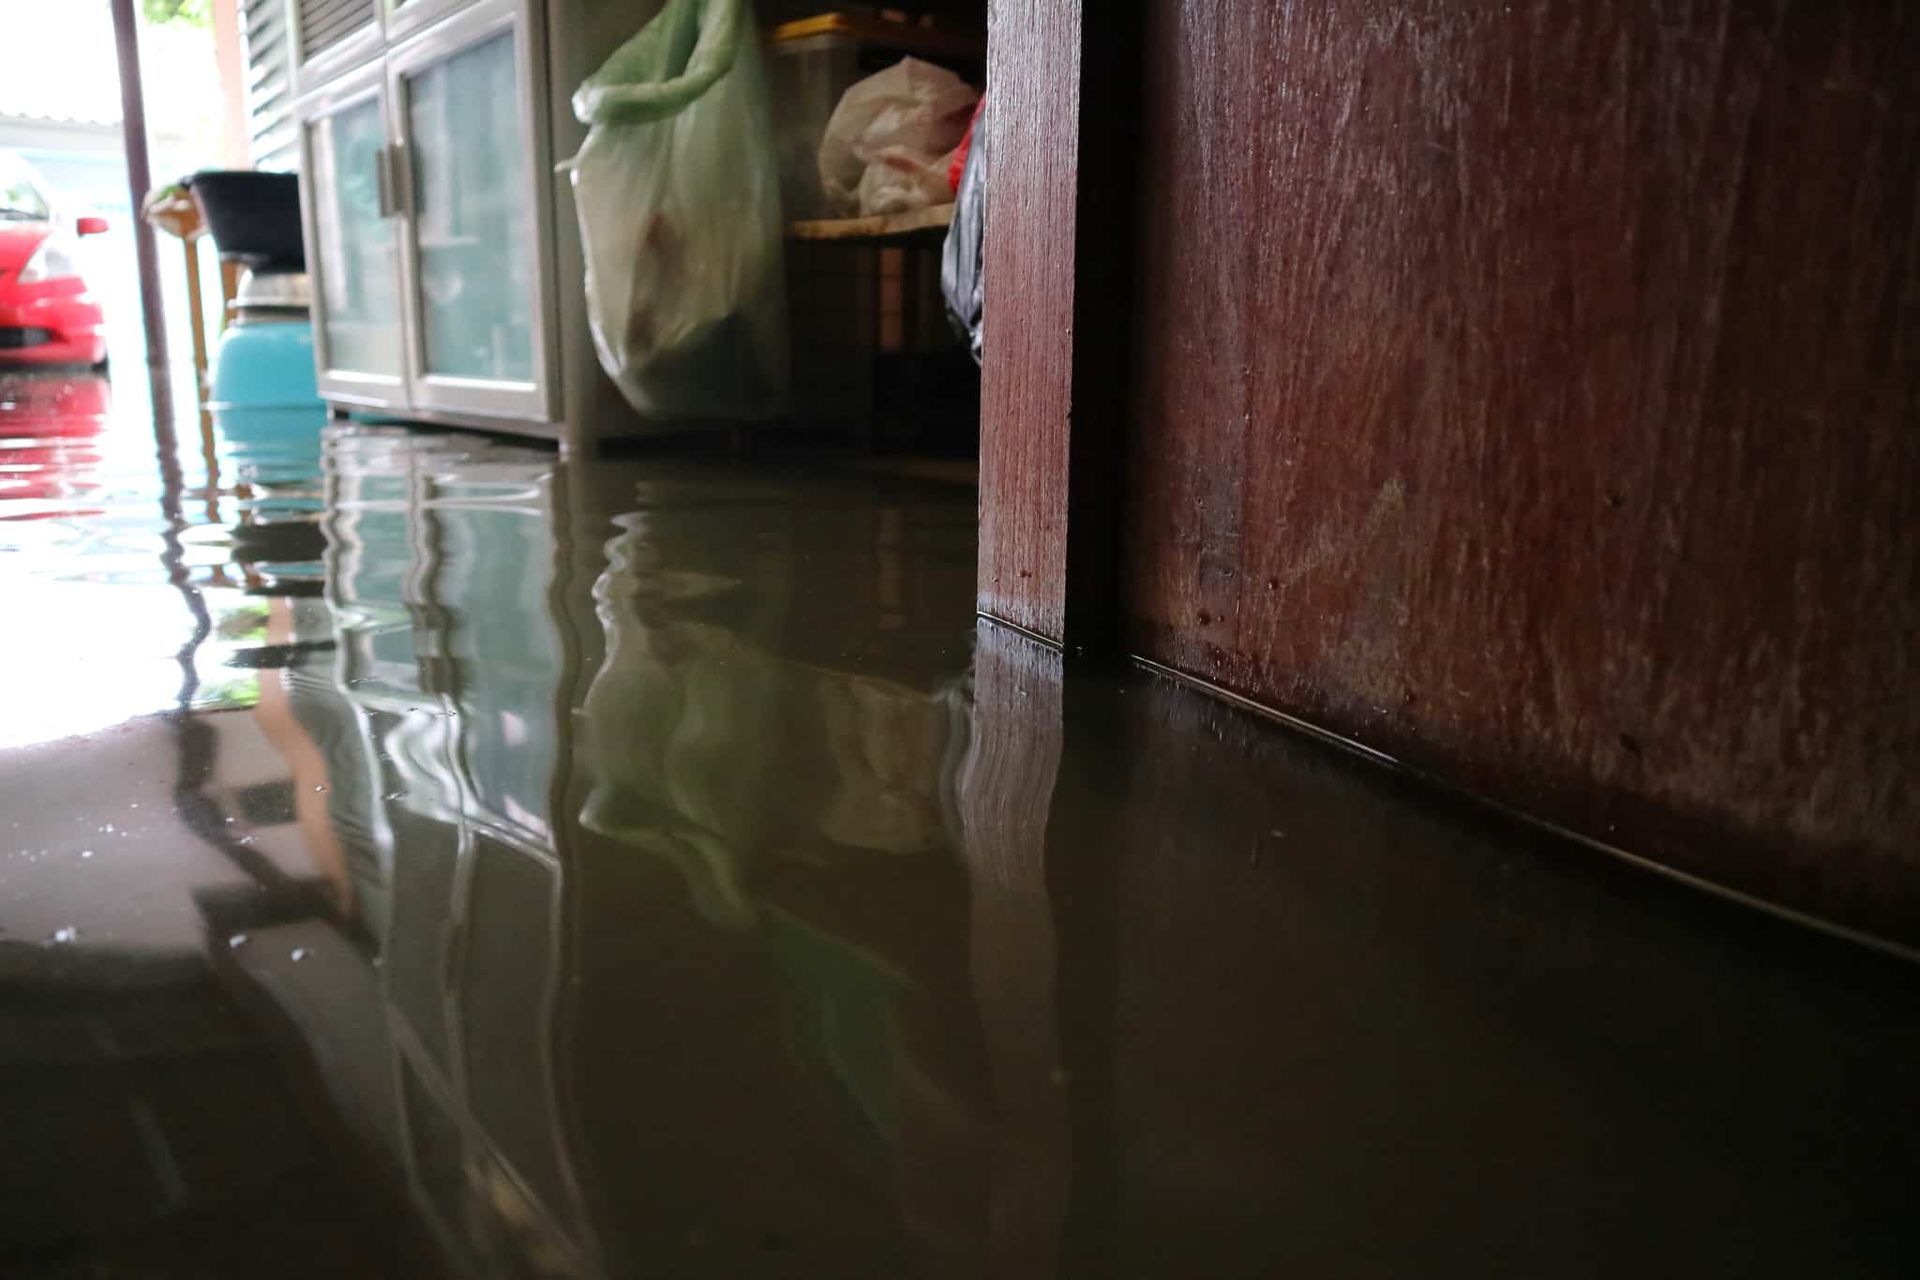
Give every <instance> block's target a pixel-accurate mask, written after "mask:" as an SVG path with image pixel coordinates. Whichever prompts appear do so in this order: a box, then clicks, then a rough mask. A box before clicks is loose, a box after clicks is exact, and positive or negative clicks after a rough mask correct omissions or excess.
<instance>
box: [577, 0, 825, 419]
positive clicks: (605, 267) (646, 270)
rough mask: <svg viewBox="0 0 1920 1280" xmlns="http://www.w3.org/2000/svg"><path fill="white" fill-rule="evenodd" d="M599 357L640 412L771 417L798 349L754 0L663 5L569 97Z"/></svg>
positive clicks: (684, 0) (781, 402)
mask: <svg viewBox="0 0 1920 1280" xmlns="http://www.w3.org/2000/svg"><path fill="white" fill-rule="evenodd" d="M573 110H574V114H575V115H576V116H578V117H579V118H580V121H581V123H583V124H586V125H589V126H591V127H590V128H589V130H588V132H587V138H586V141H585V142H584V143H583V144H582V145H581V147H580V154H579V155H577V156H575V157H574V158H573V160H572V161H571V162H570V164H569V165H568V168H569V170H570V172H571V174H572V178H573V192H574V204H575V206H576V208H577V209H578V212H579V216H580V236H581V239H582V241H583V242H584V246H585V249H586V265H587V282H586V283H587V312H588V317H589V319H590V321H591V328H592V330H593V343H594V347H595V349H596V350H597V351H598V352H599V355H600V363H601V365H602V366H603V367H604V368H605V369H606V371H607V374H608V376H609V377H611V378H612V379H613V380H614V381H615V382H616V383H618V384H619V387H620V390H621V392H622V393H623V394H624V395H625V396H626V397H627V399H628V400H629V401H630V402H631V403H632V404H633V406H634V408H636V409H638V410H639V411H640V412H641V413H642V414H644V415H646V416H647V417H649V418H653V419H656V420H662V421H666V422H671V423H675V424H680V423H685V422H689V421H699V420H703V419H708V420H713V419H717V420H722V421H739V420H753V419H760V418H767V417H772V416H774V415H776V414H778V413H779V412H781V410H782V409H784V408H785V406H786V398H787V387H788V376H789V355H788V347H787V306H786V291H785V283H784V279H783V267H782V260H781V252H782V240H781V237H782V225H781V219H780V175H779V165H778V161H777V159H776V157H775V154H774V145H773V127H772V117H771V113H770V111H769V109H768V103H767V86H766V78H765V74H764V72H763V70H762V68H761V61H760V40H759V35H758V33H757V32H756V31H755V30H754V25H753V19H752V15H751V13H750V11H749V10H748V7H747V0H667V4H666V5H665V7H663V8H662V9H661V10H660V12H659V14H658V15H657V16H656V17H655V18H654V19H653V20H652V21H651V22H649V23H648V24H647V25H646V26H645V27H644V28H642V29H641V31H640V33H639V34H638V35H636V36H634V37H633V39H631V40H629V41H627V43H625V44H624V45H622V46H621V47H620V48H619V49H618V50H616V51H615V53H614V55H613V56H612V57H611V58H609V59H607V62H606V65H605V66H603V67H601V68H600V69H599V70H598V71H596V72H594V74H593V75H592V76H591V77H589V78H588V79H587V81H586V82H585V83H584V84H582V85H581V86H580V88H579V90H578V91H577V92H576V93H575V94H574V95H573Z"/></svg>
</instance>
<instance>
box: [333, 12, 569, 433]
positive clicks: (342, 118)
mask: <svg viewBox="0 0 1920 1280" xmlns="http://www.w3.org/2000/svg"><path fill="white" fill-rule="evenodd" d="M423 6H426V7H425V8H424V9H423ZM528 7H529V6H528V5H527V4H526V3H524V0H483V2H482V3H475V4H470V5H467V6H465V7H463V8H460V9H459V10H457V11H456V12H453V13H451V14H447V15H444V16H440V17H439V18H438V20H436V21H433V22H430V23H429V22H425V21H424V20H423V19H421V18H417V17H415V16H414V12H415V11H420V12H422V13H438V12H439V11H440V10H442V9H444V8H446V6H445V5H433V4H431V3H430V0H404V2H403V3H400V4H398V5H395V6H394V7H393V10H392V18H391V19H390V21H391V23H392V27H393V28H394V29H395V32H394V33H395V34H396V36H397V38H396V39H394V40H393V41H392V43H391V44H388V45H383V46H382V48H381V49H380V50H379V51H378V52H377V53H375V54H373V55H372V56H371V58H370V60H369V61H366V62H364V63H363V64H362V65H360V66H357V67H353V68H351V69H348V70H345V71H341V72H339V73H338V74H336V75H335V76H334V77H333V78H331V79H330V80H328V81H327V82H326V83H325V84H324V85H322V86H320V87H318V88H317V89H315V90H314V91H313V92H312V93H311V94H309V95H308V97H306V98H305V99H303V101H302V103H301V106H300V108H299V110H298V113H297V114H298V118H299V120H300V126H301V138H302V145H303V148H304V156H303V159H304V161H305V171H306V172H307V173H308V174H309V175H310V180H309V182H308V183H307V192H308V194H307V233H308V239H309V243H310V244H311V245H312V247H313V250H314V252H313V253H312V254H311V255H310V267H311V270H312V272H313V275H314V277H315V279H314V284H315V298H316V305H315V332H314V350H315V356H316V359H317V360H318V362H319V374H320V389H321V394H322V395H323V396H325V397H326V398H327V399H329V400H331V401H334V402H337V403H341V404H348V405H357V406H362V407H367V408H377V409H384V410H391V411H396V412H400V413H403V414H420V415H422V416H449V417H454V418H468V417H479V418H483V419H488V420H511V421H516V422H520V423H545V422H550V421H552V420H553V419H554V418H555V417H556V416H557V411H556V406H554V405H553V403H552V396H551V392H552V383H553V377H552V373H551V366H552V363H553V362H552V360H551V359H550V357H549V354H548V349H547V348H548V336H549V333H550V331H551V329H552V297H551V293H552V276H553V271H552V264H551V260H552V244H551V238H552V234H551V225H550V223H551V218H550V213H551V209H550V205H549V202H548V200H547V199H546V192H547V190H548V187H549V183H548V181H547V178H546V174H547V173H548V172H549V170H550V168H551V166H550V164H549V163H548V160H547V155H548V148H547V146H546V141H547V140H546V137H545V130H544V128H543V126H542V124H541V120H542V118H543V116H544V113H543V112H541V111H539V110H537V109H536V104H539V103H543V102H544V99H545V88H544V83H543V81H544V64H543V62H542V57H541V50H540V48H539V41H538V32H537V31H535V30H534V27H533V24H531V23H530V22H529V21H528ZM403 20H404V21H403ZM378 26H379V22H378V20H377V19H376V21H375V22H374V23H373V27H372V29H378ZM353 39H355V40H357V39H359V37H354V38H353ZM308 69H310V67H309V68H308Z"/></svg>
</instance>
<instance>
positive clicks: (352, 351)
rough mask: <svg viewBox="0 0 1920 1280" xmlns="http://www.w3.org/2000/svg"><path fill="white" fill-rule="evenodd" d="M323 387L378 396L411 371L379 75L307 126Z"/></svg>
mask: <svg viewBox="0 0 1920 1280" xmlns="http://www.w3.org/2000/svg"><path fill="white" fill-rule="evenodd" d="M303 127H304V131H305V139H306V148H307V165H308V169H307V172H308V173H309V174H310V175H311V181H309V182H308V183H306V184H304V185H305V186H306V188H307V191H308V192H309V193H311V194H310V200H311V208H310V211H309V216H310V218H311V221H312V235H313V240H314V247H315V250H316V257H317V261H316V262H314V263H312V264H310V269H311V270H312V271H313V272H314V274H315V275H316V276H317V277H318V279H317V280H316V281H315V284H316V285H317V288H318V292H319V299H318V301H319V304H320V305H319V307H318V314H317V315H316V317H315V318H316V320H317V321H318V324H317V326H316V328H317V330H318V334H317V336H318V338H319V343H318V347H319V360H320V376H321V389H322V391H323V392H324V393H327V394H329V395H334V396H340V397H345V398H361V399H368V400H370V401H374V402H379V403H388V402H392V401H393V400H394V399H396V396H397V393H398V390H399V388H400V387H401V385H402V383H403V379H404V376H405V373H406V367H405V361H404V354H405V350H406V348H405V344H404V343H403V341H402V337H401V334H402V323H401V307H400V258H399V249H398V237H397V236H396V234H395V228H394V223H393V221H392V220H391V219H390V218H389V217H388V216H387V205H386V202H385V201H384V200H383V192H382V187H383V183H382V177H381V164H382V159H383V149H384V148H385V147H386V145H387V120H386V105H385V102H384V99H383V96H382V92H381V84H380V81H379V79H378V78H375V79H374V80H373V81H372V82H371V85H370V86H369V87H367V88H365V89H363V90H361V91H360V92H358V93H353V92H351V91H347V92H343V94H342V95H341V96H340V97H339V99H338V100H337V104H323V105H322V106H321V107H320V108H319V111H318V113H317V114H314V115H312V116H310V117H309V118H308V119H307V120H306V122H305V124H304V126H303Z"/></svg>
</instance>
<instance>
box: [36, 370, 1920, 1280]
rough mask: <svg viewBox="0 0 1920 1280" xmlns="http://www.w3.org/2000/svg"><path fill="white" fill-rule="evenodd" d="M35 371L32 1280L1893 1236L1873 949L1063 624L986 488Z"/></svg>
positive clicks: (1868, 1263) (1670, 1267) (1589, 1254)
mask: <svg viewBox="0 0 1920 1280" xmlns="http://www.w3.org/2000/svg"><path fill="white" fill-rule="evenodd" d="M21 385H23V384H21V383H19V382H18V381H15V382H0V387H5V388H7V390H4V391H0V438H4V440H5V443H6V446H7V456H8V458H9V460H10V462H11V464H12V465H10V466H9V468H8V470H7V471H6V472H5V473H4V476H5V479H4V481H0V485H4V488H0V587H3V588H4V589H5V590H6V591H7V592H8V594H9V596H10V597H11V599H12V600H13V601H15V602H17V604H18V608H17V609H16V612H15V615H14V616H15V617H16V618H17V619H19V620H20V623H21V624H24V625H18V626H16V628H15V630H14V632H13V633H12V634H11V635H10V636H9V637H8V639H7V640H5V641H4V642H0V647H4V648H5V649H6V651H7V652H8V657H9V659H10V661H9V662H8V663H7V665H6V671H7V673H8V675H7V680H8V686H9V688H8V698H9V702H10V704H11V705H12V707H13V711H12V713H11V714H9V716H8V717H7V721H6V724H5V726H4V729H5V732H4V735H3V736H0V828H3V829H0V836H3V837H4V840H3V841H0V1128H3V1130H4V1133H5V1135H6V1141H5V1143H4V1145H3V1146H0V1260H4V1265H0V1271H4V1272H5V1273H6V1274H8V1275H14V1274H22V1275H68V1274H72V1275H99V1274H105V1275H129V1276H136V1275H137V1276H156V1275H165V1276H173V1275H180V1276H187V1275H192V1276H205V1275H222V1276H224V1275H252V1274H261V1273H263V1269H264V1270H265V1271H267V1272H270V1273H272V1274H280V1275H309V1274H311V1275H316V1276H317V1275H342V1274H350V1275H393V1276H421V1275H428V1274H436V1273H439V1274H447V1275H462V1276H485V1277H492V1276H515V1277H518V1276H629V1275H643V1274H663V1275H683V1276H693V1275H700V1276H727V1277H735V1276H835V1277H845V1276H876V1277H879V1276H902V1275H926V1276H949V1275H955V1276H957V1275H983V1274H991V1275H1005V1276H1051V1275H1059V1276H1095V1275H1125V1276H1133V1275H1138V1276H1188V1275H1195V1274H1205V1275H1242V1276H1266V1275H1272V1274H1277V1273H1279V1272H1281V1271H1283V1270H1286V1271H1292V1272H1296V1273H1304V1274H1337V1275H1405V1274H1410V1273H1417V1274H1485V1273H1489V1272H1491V1273H1495V1274H1500V1273H1550V1274H1556V1275H1603V1274H1605V1275H1611V1274H1619V1273H1622V1272H1632V1271H1649V1270H1658V1271H1660V1272H1662V1273H1685V1274H1693V1275H1743V1276H1744V1275H1760V1274H1798V1273H1805V1272H1808V1271H1818V1272H1820V1273H1822V1274H1847V1275H1901V1274H1911V1272H1912V1269H1913V1265H1914V1264H1915V1262H1916V1261H1917V1260H1920V1242H1917V1241H1916V1234H1917V1229H1916V1223H1915V1220H1914V1217H1913V1215H1912V1213H1911V1202H1912V1195H1911V1192H1912V1186H1913V1179H1914V1175H1915V1173H1916V1170H1920V1119H1916V1116H1915V1113H1914V1109H1913V1108H1912V1107H1911V1106H1910V1105H1908V1100H1909V1099H1910V1098H1911V1096H1912V1086H1911V1081H1910V1076H1911V1064H1912V1063H1913V1062H1914V1061H1916V1060H1920V1004H1916V992H1915V986H1914V983H1913V973H1912V971H1911V969H1910V967H1909V966H1906V965H1903V964H1901V963H1898V962H1895V961H1892V960H1888V959H1886V958H1883V957H1879V956H1875V955H1871V954H1866V953H1862V952H1859V951H1856V950H1854V949H1851V948H1849V947H1847V946H1845V945H1843V944H1840V943H1837V942H1835V941H1832V940H1830V939H1826V938H1822V937H1817V936H1813V935H1809V934H1805V933H1802V932H1800V931H1797V930H1795V929H1793V928H1791V927H1789V926H1787V925H1784V924H1781V923H1779V922H1776V921H1773V920H1770V919H1765V918H1760V917H1756V916H1750V915H1748V914H1746V913H1744V912H1742V911H1741V910H1739V909H1737V908H1735V907H1732V906H1730V905H1727V904H1724V903H1720V902H1717V901H1713V900H1709V899H1706V898H1703V897H1700V896H1697V895H1695V894H1693V893H1691V892H1689V891H1686V890H1684V889H1682V888H1679V887H1677V886H1674V885H1671V884H1667V883H1664V882H1660V881H1655V880H1652V879H1650V878H1649V877H1646V876H1643V875H1640V874H1638V873H1636V872H1633V871H1631V870H1629V869H1626V868H1623V867H1620V866H1617V865H1614V864H1611V863H1605V862H1601V861H1599V860H1597V859H1596V858H1595V857H1594V856H1593V855H1591V854H1590V853H1587V852H1585V851H1583V850H1580V849H1575V848H1571V847H1568V846H1566V845H1564V844H1561V843H1559V842H1558V841H1556V840H1554V839H1553V838H1551V837H1549V836H1546V835H1543V834H1541V833H1538V832H1535V831H1532V830H1529V829H1525V828H1521V827H1518V826H1515V825H1513V824H1511V823H1508V822H1506V821H1504V820H1501V819H1497V818H1494V817H1490V816H1488V815H1486V814H1483V813H1479V812H1477V811H1472V810H1468V809H1466V808H1463V807H1462V806H1460V805H1458V804H1456V803H1454V802H1452V801H1449V800H1446V799H1444V798H1439V797H1436V796H1434V795H1431V794H1429V793H1427V792H1425V791H1423V790H1422V789H1420V788H1419V787H1417V786H1415V785H1413V784H1411V783H1409V782H1407V781H1405V780H1403V779H1399V778H1397V777H1394V776H1392V775H1388V774H1385V773H1382V772H1380V771H1378V770H1376V769H1374V768H1373V767H1372V766H1370V765H1367V764H1365V763H1363V762H1359V761H1355V760H1352V759H1349V758H1346V757H1344V756H1339V755H1333V754H1329V753H1328V752H1327V751H1326V750H1325V749H1324V748H1322V747H1320V746H1319V745H1317V744H1314V743H1310V742H1306V741H1303V740H1301V739H1298V738H1295V737H1291V736H1288V735H1285V734H1282V733H1280V732H1278V731H1276V730H1274V729H1273V728H1272V727H1271V726H1269V725H1266V724H1264V723H1261V722H1257V721H1254V720H1251V719H1249V718H1248V717H1246V716H1245V715H1243V714H1242V713H1240V712H1238V711H1236V710H1234V709H1233V708H1230V707H1226V706H1222V705H1218V704H1215V703H1212V702H1209V701H1205V700H1202V699H1198V698H1196V697H1195V696H1193V695H1192V694H1190V693H1188V692H1187V691H1184V690H1181V689H1177V688H1174V687H1172V686H1170V685H1167V684H1165V683H1162V682H1160V681H1158V680H1157V679H1155V678H1152V677H1150V676H1146V675H1142V674H1126V673H1111V672H1097V671H1079V670H1066V669H1063V668H1062V666H1061V664H1060V660H1059V658H1058V656H1057V655H1056V654H1053V653H1051V652H1049V651H1046V650H1044V649H1041V648H1039V647H1037V646H1034V645H1032V644H1031V643H1030V642H1029V641H1027V640H1025V639H1023V638H1022V637H1020V636H1017V635H1014V634H1012V633H1009V632H1005V631H1002V630H999V629H997V628H995V627H993V626H991V625H990V624H984V623H978V622H976V620H975V619H974V616H973V612H972V603H973V592H974V577H973V575H974V536H975V535H974V524H975V502H976V494H975V492H974V490H973V489H972V488H971V487H969V486H967V485H965V484H961V483H952V482H949V481H942V480H938V479H929V478H926V477H924V476H909V475H903V474H895V473H891V472H889V471H887V470H885V469H881V470H872V469H863V470H856V469H852V468H843V467H836V466H832V465H828V464H825V463H820V462H815V463H811V464H798V463H787V464H779V465H775V464H767V465H764V466H762V465H737V464H722V463H719V462H715V461H710V460H702V459H699V458H689V457H679V458H668V457H648V458H633V459H627V460H622V461H619V462H601V463H596V464H593V465H591V466H586V467H582V466H579V465H577V464H572V463H561V462H559V461H558V460H556V459H555V458H554V456H553V455H552V454H550V453H545V452H542V451H539V450H536V449H531V448H523V447H520V446H516V445H509V444H504V443H500V442H496V441H488V440H484V439H480V438H476V437H467V436H457V435H444V434H442V435H429V434H411V433H408V432H405V431H401V430H398V429H392V428H380V427H370V426H353V425H345V424H341V425H333V426H327V427H324V428H323V426H322V424H321V423H319V422H314V423H312V424H309V426H308V427H307V428H306V429H301V430H284V431H280V432H278V433H276V434H271V435H269V436H267V437H264V438H251V439H222V440H220V441H219V442H218V445H219V447H218V449H217V450H216V452H215V454H214V455H213V456H212V458H211V459H210V460H209V461H207V462H189V463H180V464H178V465H173V466H172V467H171V469H169V468H168V467H164V466H163V467H162V468H160V469H159V471H158V473H157V474H156V471H155V469H154V467H153V465H152V445H151V441H152V438H153V437H152V435H151V428H150V427H149V426H148V425H147V424H145V423H142V422H138V421H132V420H129V419H128V418H126V417H122V416H116V413H115V411H114V409H113V408H112V405H111V400H110V392H109V391H108V390H107V389H106V388H105V386H104V384H101V386H99V387H91V386H89V385H86V384H72V383H68V384H65V386H64V387H61V386H56V385H55V384H52V383H47V384H41V383H33V384H31V385H29V386H28V389H27V390H26V391H24V392H23V391H21V390H20V389H19V388H20V386H21ZM8 397H12V398H11V399H8ZM49 421H51V422H54V423H56V424H62V425H56V426H53V427H45V428H43V427H42V426H41V425H36V424H41V423H45V422H49ZM142 432H144V433H145V434H144V437H143V436H142V434H141V433H142ZM167 452H168V456H169V457H172V456H174V455H176V454H177V453H178V452H179V450H178V449H174V450H169V451H167ZM143 453H144V457H143Z"/></svg>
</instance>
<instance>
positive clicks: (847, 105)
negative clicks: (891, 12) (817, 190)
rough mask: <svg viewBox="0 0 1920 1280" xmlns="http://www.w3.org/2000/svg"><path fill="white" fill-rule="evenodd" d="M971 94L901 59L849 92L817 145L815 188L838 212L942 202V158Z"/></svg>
mask: <svg viewBox="0 0 1920 1280" xmlns="http://www.w3.org/2000/svg"><path fill="white" fill-rule="evenodd" d="M979 98H980V94H979V92H978V91H977V90H975V89H974V88H973V86H972V85H969V84H968V83H967V82H966V81H964V80H962V79H961V78H960V77H959V76H956V75H954V74H953V72H951V71H948V70H946V69H945V68H944V67H936V66H934V65H933V64H932V63H930V62H922V61H920V60H919V59H918V58H903V59H901V60H900V61H899V62H896V63H894V64H893V65H892V66H891V67H888V68H887V69H886V70H885V71H881V72H878V73H876V74H874V75H870V76H868V77H867V78H866V79H865V80H862V81H860V82H859V83H857V84H855V85H854V86H853V87H851V88H850V89H848V90H847V91H846V93H845V94H843V95H842V96H841V98H840V105H839V106H837V107H835V108H834V110H833V116H832V118H831V119H829V120H828V121H827V131H826V133H825V134H824V135H822V137H821V139H820V183H821V185H822V186H824V187H825V188H826V191H827V198H828V200H830V201H831V202H832V203H833V204H834V205H835V206H836V207H837V209H838V211H839V212H841V213H842V214H860V215H862V216H865V215H869V214H877V213H905V212H907V211H908V210H910V209H923V208H925V207H927V206H928V205H935V204H945V203H947V201H948V200H949V199H950V198H951V193H950V192H949V190H948V188H947V164H946V161H947V157H948V156H949V154H950V153H951V152H952V151H953V149H954V147H955V146H956V145H958V143H959V141H960V139H961V137H962V136H963V135H964V134H965V133H966V131H967V121H968V119H969V118H970V117H971V116H972V114H973V104H974V103H975V102H977V101H978V100H979Z"/></svg>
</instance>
